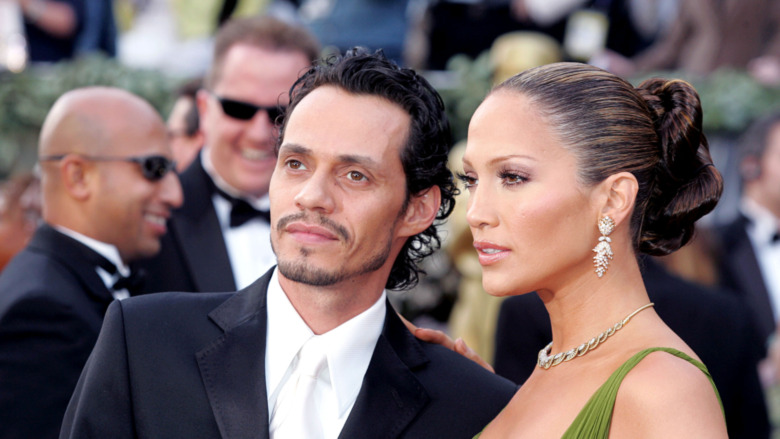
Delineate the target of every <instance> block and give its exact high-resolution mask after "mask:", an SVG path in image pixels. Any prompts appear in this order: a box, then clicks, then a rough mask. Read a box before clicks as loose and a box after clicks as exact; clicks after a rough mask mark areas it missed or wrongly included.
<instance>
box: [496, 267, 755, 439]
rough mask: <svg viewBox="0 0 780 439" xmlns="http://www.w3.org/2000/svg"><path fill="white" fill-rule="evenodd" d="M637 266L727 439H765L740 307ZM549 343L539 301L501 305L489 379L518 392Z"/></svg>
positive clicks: (751, 341) (751, 339)
mask: <svg viewBox="0 0 780 439" xmlns="http://www.w3.org/2000/svg"><path fill="white" fill-rule="evenodd" d="M644 262H645V264H644V266H643V268H642V277H643V279H644V280H645V285H646V287H647V293H648V295H649V296H650V300H651V301H653V302H654V303H655V309H656V311H658V315H660V316H661V318H662V319H663V320H664V322H666V324H667V325H669V327H670V328H672V329H673V330H674V332H676V333H677V335H679V336H680V337H681V338H682V339H683V340H684V341H685V342H686V343H687V344H688V345H689V346H690V347H691V349H693V350H694V351H695V352H696V354H698V355H699V357H700V358H701V360H702V362H703V363H704V364H705V365H706V366H707V368H708V369H709V371H710V373H711V375H712V379H713V380H714V381H715V385H716V387H717V388H718V391H719V392H720V397H721V399H722V401H723V408H724V410H725V413H726V425H727V426H728V431H729V437H731V438H733V439H738V438H745V439H748V438H768V437H769V433H770V429H769V420H768V415H767V408H766V404H765V400H764V395H763V392H762V390H761V385H760V383H759V379H758V371H757V363H758V360H759V359H760V355H761V353H760V351H761V347H760V340H759V339H758V334H756V332H755V331H754V328H753V326H752V324H751V320H750V313H749V312H748V310H747V307H746V306H745V305H744V304H743V303H742V302H741V301H739V300H737V299H736V298H734V297H731V296H730V294H728V293H724V292H721V291H718V290H712V289H709V288H706V287H703V286H701V285H698V284H695V283H692V282H688V281H685V280H683V279H681V278H679V277H677V276H674V275H672V274H671V273H669V272H668V271H667V270H666V269H665V268H663V267H662V266H661V265H660V264H658V263H657V262H655V261H653V260H651V259H649V258H648V259H645V261H644ZM551 339H552V333H551V330H550V319H549V317H548V315H547V311H546V310H545V309H544V304H543V303H542V300H541V299H540V298H539V296H537V295H536V294H535V293H531V294H525V295H522V296H515V297H510V298H508V299H507V300H505V301H504V303H502V304H501V311H500V312H499V317H498V325H497V328H496V354H495V369H496V373H497V374H499V375H501V376H503V377H506V378H508V379H510V380H512V381H514V382H516V383H518V384H522V383H523V382H525V380H526V379H527V378H528V376H530V375H531V373H532V372H533V370H534V368H535V367H536V358H537V355H538V353H539V350H541V349H542V348H544V347H545V346H546V345H547V343H549V342H550V340H551Z"/></svg>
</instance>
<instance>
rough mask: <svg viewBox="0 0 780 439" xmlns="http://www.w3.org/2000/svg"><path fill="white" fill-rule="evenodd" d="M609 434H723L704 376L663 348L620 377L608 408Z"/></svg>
mask: <svg viewBox="0 0 780 439" xmlns="http://www.w3.org/2000/svg"><path fill="white" fill-rule="evenodd" d="M610 436H612V437H633V438H678V437H679V438H685V439H690V438H708V439H712V438H728V433H727V432H726V422H725V419H724V415H723V410H722V409H721V406H720V403H719V401H718V398H717V396H716V393H715V390H714V388H713V386H712V384H711V383H710V381H709V379H708V378H707V375H705V374H704V372H702V371H701V370H699V368H697V367H696V366H694V365H693V364H691V363H689V362H688V361H685V360H683V359H681V358H678V357H676V356H674V355H672V354H669V353H666V352H660V351H659V352H653V353H651V354H650V355H648V356H647V357H646V358H644V359H643V360H642V361H640V362H639V364H637V365H636V366H635V367H634V368H633V369H632V370H631V371H630V372H629V373H628V374H627V375H626V377H625V379H624V380H623V382H622V383H621V385H620V389H619V390H618V394H617V399H616V401H615V408H614V410H613V417H612V425H611V428H610Z"/></svg>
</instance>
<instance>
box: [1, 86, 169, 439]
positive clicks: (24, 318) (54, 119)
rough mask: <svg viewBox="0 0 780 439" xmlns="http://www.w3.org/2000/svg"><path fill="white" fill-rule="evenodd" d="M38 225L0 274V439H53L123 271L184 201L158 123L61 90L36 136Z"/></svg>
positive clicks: (93, 92) (123, 102) (108, 98)
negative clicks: (40, 215)
mask: <svg viewBox="0 0 780 439" xmlns="http://www.w3.org/2000/svg"><path fill="white" fill-rule="evenodd" d="M38 153H39V163H40V165H39V166H40V172H41V184H42V195H43V200H42V203H43V220H44V222H43V223H42V224H41V225H40V226H39V227H38V229H37V230H36V231H35V234H34V235H33V237H32V239H31V240H30V242H29V244H28V245H27V247H26V248H25V249H24V250H22V251H21V252H20V253H19V254H18V255H17V256H16V257H15V258H14V259H13V260H12V261H11V263H10V264H9V265H8V266H7V267H6V268H5V270H4V271H3V272H2V275H0V426H2V427H0V438H17V437H19V438H21V437H25V438H56V437H57V435H58V432H59V427H60V423H61V420H62V416H63V414H64V413H65V408H66V406H67V404H68V400H69V399H70V396H71V394H72V393H73V389H74V388H75V386H76V381H77V380H78V377H79V374H80V372H81V369H82V367H83V366H84V363H85V362H86V361H87V357H88V356H89V353H90V351H91V350H92V347H93V346H94V344H95V341H96V339H97V336H98V333H99V332H100V327H101V324H102V321H103V315H104V314H105V311H106V309H107V308H108V305H109V303H111V302H112V301H113V300H114V299H122V298H125V297H127V296H129V295H130V294H131V293H133V292H134V291H133V290H134V288H136V287H137V282H136V281H135V278H134V277H133V276H132V273H131V272H130V270H129V268H128V266H127V264H129V263H130V262H133V261H136V260H138V259H141V258H145V257H150V256H152V255H154V254H155V253H157V252H158V251H159V249H160V237H161V236H162V235H163V234H164V233H165V232H166V226H165V223H166V220H167V219H168V217H169V216H170V213H171V210H172V209H173V208H175V207H178V206H180V205H181V203H182V193H181V186H180V185H179V181H178V178H177V177H176V174H175V173H174V172H171V171H172V170H173V169H174V163H173V161H172V160H171V150H170V147H169V146H168V143H167V137H166V133H165V126H164V124H163V122H162V119H161V118H160V116H159V115H158V114H157V112H156V111H155V110H154V108H152V107H151V105H149V104H148V103H147V102H145V101H144V100H142V99H141V98H139V97H137V96H135V95H132V94H130V93H128V92H126V91H122V90H118V89H112V88H102V87H101V88H98V87H93V88H84V89H78V90H74V91H71V92H68V93H66V94H64V95H63V96H62V97H60V99H58V100H57V102H56V103H55V104H54V106H53V107H52V109H51V111H50V112H49V114H48V115H47V117H46V120H45V122H44V124H43V128H42V130H41V135H40V142H39V152H38Z"/></svg>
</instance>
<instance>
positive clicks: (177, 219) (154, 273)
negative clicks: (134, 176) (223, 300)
mask: <svg viewBox="0 0 780 439" xmlns="http://www.w3.org/2000/svg"><path fill="white" fill-rule="evenodd" d="M179 178H180V180H181V187H182V192H183V194H184V204H183V205H182V207H180V208H178V209H176V210H174V212H173V215H172V216H171V218H170V219H169V220H168V233H166V234H165V235H164V236H163V237H162V239H161V241H160V244H161V247H160V252H159V253H158V254H157V255H156V256H155V257H152V258H149V259H145V260H142V261H140V262H138V263H135V264H133V269H139V268H140V269H142V270H143V271H144V272H145V273H146V275H145V279H144V286H143V291H144V292H147V293H152V292H160V291H188V292H201V291H235V290H236V284H235V279H234V276H233V269H232V267H231V265H230V257H229V256H228V251H227V245H226V244H225V238H224V236H223V235H222V227H221V226H220V224H219V219H218V218H217V212H216V211H215V210H214V203H213V202H212V201H211V197H212V189H211V184H212V183H211V180H210V179H211V177H209V175H208V174H207V173H206V171H205V170H204V169H203V164H202V162H201V159H200V155H198V157H196V158H195V160H193V162H192V164H191V165H190V166H189V167H188V168H187V169H186V170H185V171H184V172H183V173H182V174H181V175H180V176H179ZM269 245H270V244H269Z"/></svg>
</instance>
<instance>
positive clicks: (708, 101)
mask: <svg viewBox="0 0 780 439" xmlns="http://www.w3.org/2000/svg"><path fill="white" fill-rule="evenodd" d="M447 69H448V70H449V71H450V73H451V74H452V75H453V76H454V77H455V79H454V80H451V81H450V82H451V83H455V84H458V86H456V87H445V88H441V89H440V92H441V94H442V98H443V99H444V103H445V106H446V108H447V113H448V115H449V117H450V122H451V123H452V125H453V135H454V137H455V140H456V141H457V140H463V139H465V138H466V133H467V129H468V123H469V120H470V119H471V115H472V114H473V113H474V110H476V108H477V106H478V105H479V103H480V102H481V101H482V98H483V97H484V96H485V95H486V94H487V92H488V91H489V90H490V88H491V87H492V85H493V84H492V81H493V75H492V73H493V71H492V67H491V65H490V57H489V54H488V52H484V53H483V54H482V55H480V56H479V57H477V58H476V59H473V60H472V59H471V58H469V57H467V56H465V55H456V56H454V57H453V58H452V59H450V61H449V62H448V65H447ZM651 77H661V78H668V79H675V78H676V79H684V80H686V81H688V82H690V83H691V84H693V86H694V87H695V88H696V90H697V91H698V93H699V97H700V98H701V102H702V109H703V111H704V120H703V124H704V131H705V134H716V133H718V134H730V135H734V134H739V133H741V132H742V131H743V130H744V129H745V128H747V126H748V125H749V124H750V123H751V122H752V121H753V120H755V119H756V118H757V117H759V116H761V115H763V114H766V113H767V112H768V111H771V110H780V87H769V86H766V85H762V84H760V83H758V82H757V81H756V80H755V79H753V78H752V77H751V76H750V75H749V74H747V73H746V72H744V71H740V70H718V71H715V72H713V73H712V74H710V75H709V76H706V77H694V76H691V75H687V74H684V73H682V72H678V71H661V72H652V73H650V74H646V75H643V76H641V77H637V78H629V81H630V82H631V83H632V84H634V85H639V83H640V82H642V81H643V80H644V79H648V78H651Z"/></svg>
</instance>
